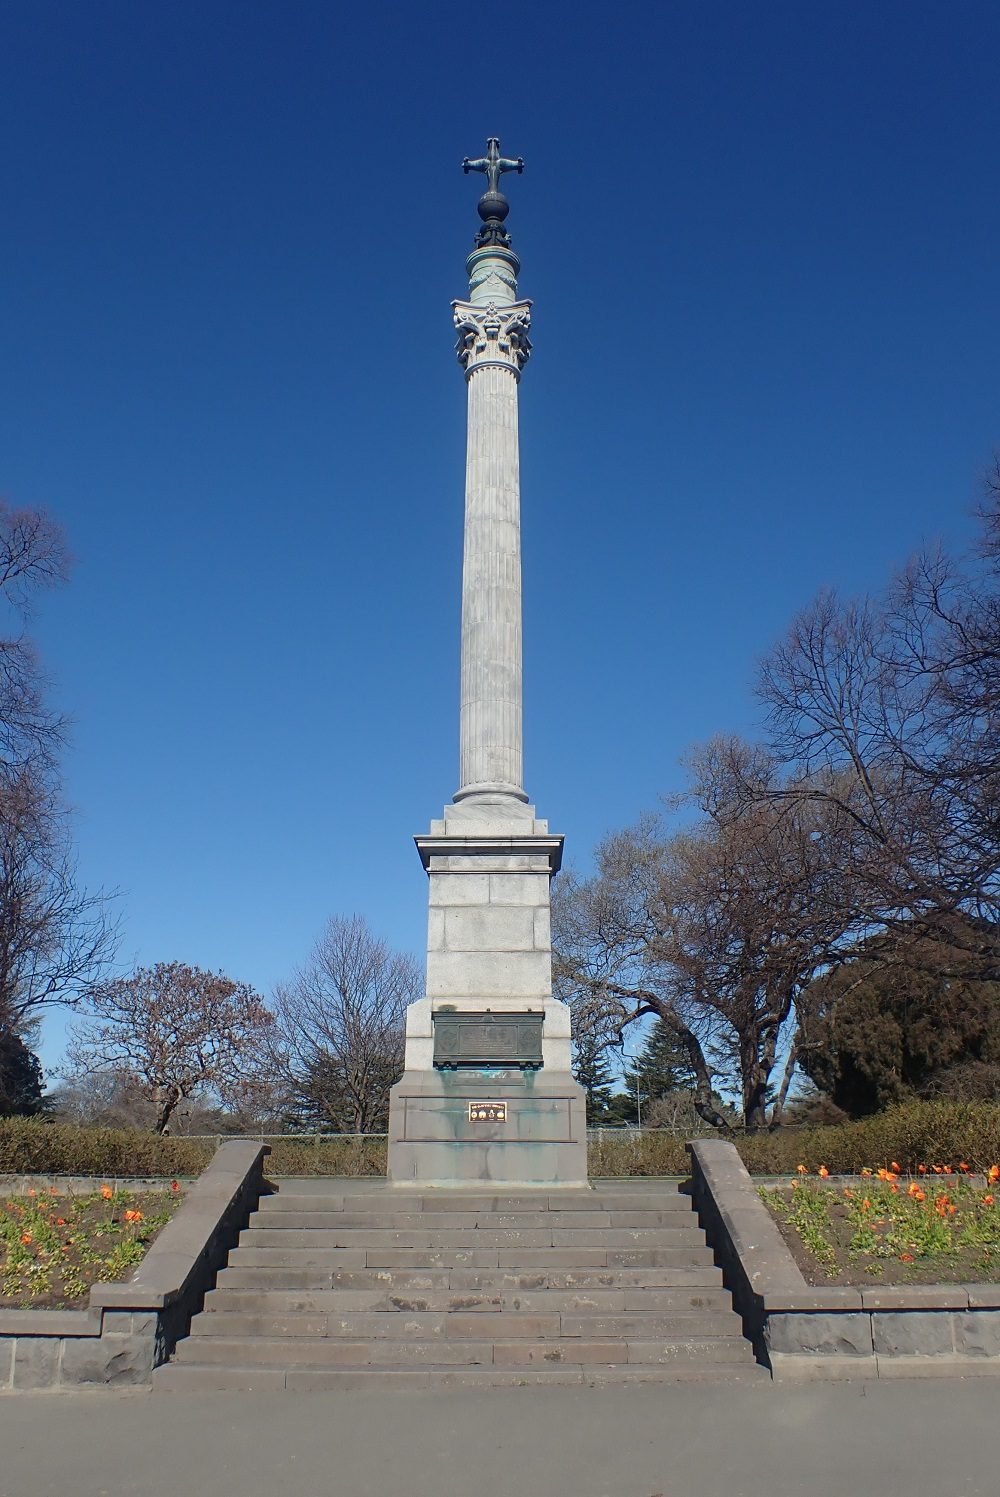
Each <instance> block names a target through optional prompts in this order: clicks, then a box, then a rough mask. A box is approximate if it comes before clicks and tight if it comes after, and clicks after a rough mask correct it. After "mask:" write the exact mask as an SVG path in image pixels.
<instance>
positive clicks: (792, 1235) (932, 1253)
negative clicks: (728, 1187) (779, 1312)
mask: <svg viewBox="0 0 1000 1497" xmlns="http://www.w3.org/2000/svg"><path fill="white" fill-rule="evenodd" d="M966 1168H967V1167H963V1166H959V1167H958V1168H957V1169H953V1168H951V1167H949V1166H931V1167H930V1168H926V1167H924V1168H921V1171H920V1173H919V1174H918V1175H916V1176H914V1177H912V1178H909V1179H907V1178H904V1177H902V1176H901V1175H900V1174H898V1173H896V1172H895V1170H894V1169H891V1168H890V1169H882V1170H879V1171H877V1172H875V1173H871V1172H866V1173H865V1174H864V1175H863V1176H862V1177H860V1178H858V1179H855V1180H852V1181H851V1182H850V1183H836V1184H834V1183H832V1182H831V1183H829V1184H827V1183H826V1181H824V1180H822V1179H815V1178H812V1177H810V1178H803V1179H799V1180H793V1181H792V1182H791V1184H790V1186H776V1187H775V1186H766V1187H762V1188H761V1191H760V1195H761V1198H762V1199H763V1200H764V1202H765V1204H766V1205H767V1206H768V1207H769V1208H770V1210H771V1211H772V1212H773V1214H774V1217H775V1219H776V1221H777V1224H778V1227H779V1229H780V1231H781V1235H782V1236H783V1238H784V1239H785V1242H786V1243H787V1245H788V1247H789V1248H790V1249H791V1252H792V1255H793V1257H794V1258H795V1261H796V1262H797V1263H798V1265H799V1267H800V1268H801V1270H802V1273H803V1274H804V1276H805V1278H806V1279H807V1281H808V1282H809V1283H810V1284H870V1283H872V1282H876V1283H883V1284H956V1283H984V1282H985V1283H990V1282H996V1281H997V1280H1000V1169H998V1168H997V1166H994V1167H993V1169H992V1170H991V1171H990V1172H989V1174H988V1175H987V1176H986V1177H985V1179H979V1180H977V1179H975V1178H973V1177H972V1176H971V1175H969V1174H967V1173H963V1169H966Z"/></svg>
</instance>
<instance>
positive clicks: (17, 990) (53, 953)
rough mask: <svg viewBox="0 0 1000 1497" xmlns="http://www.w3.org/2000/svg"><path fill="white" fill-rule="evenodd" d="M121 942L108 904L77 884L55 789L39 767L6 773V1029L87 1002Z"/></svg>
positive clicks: (1, 976)
mask: <svg viewBox="0 0 1000 1497" xmlns="http://www.w3.org/2000/svg"><path fill="white" fill-rule="evenodd" d="M117 941H118V931H117V924H116V921H115V919H114V917H113V916H112V914H111V912H110V903H109V900H108V898H107V897H106V896H105V895H103V894H89V893H88V892H87V891H86V890H85V889H82V888H81V887H80V886H79V884H78V883H77V879H76V867H75V862H74V858H73V854H72V851H71V848H70V845H69V829H68V826H67V816H66V812H65V811H64V809H63V808H62V806H61V805H60V804H59V800H58V796H57V794H56V792H55V790H54V789H53V787H52V785H51V782H50V781H47V780H46V778H45V777H44V776H43V773H42V771H41V770H40V769H39V767H38V766H37V765H35V766H32V767H22V768H21V769H20V770H17V771H14V770H10V771H8V772H7V773H6V774H0V1026H2V1025H3V1024H4V1023H5V1022H6V1023H7V1024H9V1025H10V1026H11V1027H13V1028H20V1027H21V1026H23V1024H24V1023H25V1022H26V1021H27V1020H28V1019H29V1018H30V1016H31V1015H32V1014H34V1013H36V1012H37V1010H38V1009H39V1008H40V1007H42V1006H44V1005H46V1004H53V1003H61V1004H67V1003H69V1004H72V1003H77V1002H79V1001H80V1000H81V999H82V998H85V997H86V996H87V995H88V994H89V993H90V992H91V991H92V990H93V988H94V986H95V984H97V983H99V982H100V980H101V978H102V975H103V973H104V971H105V970H106V967H107V964H108V962H109V961H110V960H111V959H112V957H113V956H114V952H115V949H116V946H117Z"/></svg>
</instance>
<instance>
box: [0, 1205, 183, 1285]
mask: <svg viewBox="0 0 1000 1497" xmlns="http://www.w3.org/2000/svg"><path fill="white" fill-rule="evenodd" d="M179 1200H180V1196H179V1195H175V1194H174V1193H172V1192H171V1191H160V1192H158V1193H156V1194H153V1193H151V1192H148V1191H147V1192H146V1193H144V1194H142V1195H133V1194H131V1193H130V1192H128V1191H123V1190H117V1191H112V1190H111V1188H110V1187H109V1186H105V1187H104V1189H103V1191H94V1192H93V1193H91V1194H88V1195H85V1196H74V1195H72V1194H71V1193H67V1194H65V1195H61V1194H57V1193H54V1192H49V1193H43V1194H36V1193H35V1192H34V1191H31V1192H30V1193H29V1194H28V1195H27V1196H18V1197H13V1198H11V1199H8V1200H0V1304H3V1303H4V1302H5V1301H6V1302H7V1303H9V1304H13V1305H15V1306H20V1307H24V1308H31V1307H32V1306H40V1305H45V1306H50V1307H51V1306H59V1305H72V1304H73V1303H74V1302H78V1301H79V1300H81V1299H83V1298H84V1296H85V1295H86V1294H87V1292H88V1291H89V1289H90V1286H91V1284H93V1283H95V1282H96V1281H98V1280H101V1281H103V1282H114V1281H116V1280H120V1279H125V1278H127V1277H128V1275H129V1274H130V1272H131V1270H132V1269H133V1268H134V1267H135V1266H136V1264H137V1263H140V1262H141V1261H142V1259H143V1257H144V1256H145V1253H146V1250H147V1248H148V1247H149V1245H150V1243H151V1242H152V1241H153V1239H154V1237H155V1236H156V1235H157V1233H158V1232H159V1231H160V1229H161V1228H162V1227H163V1226H165V1225H166V1223H167V1222H168V1221H169V1220H170V1217H171V1216H172V1215H173V1212H174V1210H175V1209H176V1207H177V1205H178V1203H179Z"/></svg>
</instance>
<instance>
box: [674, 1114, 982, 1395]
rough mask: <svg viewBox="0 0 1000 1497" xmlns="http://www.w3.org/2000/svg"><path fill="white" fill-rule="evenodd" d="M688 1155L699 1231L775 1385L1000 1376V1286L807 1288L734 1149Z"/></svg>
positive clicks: (708, 1143)
mask: <svg viewBox="0 0 1000 1497" xmlns="http://www.w3.org/2000/svg"><path fill="white" fill-rule="evenodd" d="M689 1151H690V1154H691V1169H692V1179H693V1194H694V1201H695V1206H696V1207H697V1210H698V1215H699V1218H700V1220H701V1224H702V1226H703V1227H704V1229H705V1234H706V1236H707V1237H708V1241H709V1243H710V1244H711V1246H712V1248H713V1250H714V1252H715V1255H716V1260H717V1262H718V1263H719V1264H720V1266H721V1268H722V1270H723V1274H724V1276H725V1280H726V1284H727V1286H728V1287H729V1289H730V1290H731V1291H732V1294H733V1300H734V1302H735V1304H736V1308H737V1310H738V1311H739V1312H740V1314H741V1315H742V1317H743V1325H744V1330H745V1331H746V1334H747V1335H748V1336H749V1337H750V1338H751V1340H752V1341H753V1344H754V1350H755V1352H756V1354H757V1356H758V1358H759V1359H760V1360H761V1361H763V1362H765V1363H766V1364H767V1365H768V1366H769V1367H770V1368H771V1371H772V1373H773V1375H774V1376H775V1377H776V1378H778V1377H781V1378H809V1377H820V1378H885V1377H919V1376H927V1375H930V1376H936V1377H937V1376H947V1375H951V1376H961V1377H969V1376H976V1375H983V1374H998V1373H1000V1284H912V1285H907V1286H901V1285H899V1286H882V1287H879V1286H875V1285H873V1286H872V1287H871V1288H869V1287H868V1286H867V1285H862V1286H856V1287H850V1288H841V1287H834V1286H830V1287H826V1286H823V1285H818V1286H813V1285H810V1284H807V1283H806V1281H805V1278H804V1277H803V1275H802V1272H801V1270H800V1269H799V1266H798V1264H797V1263H796V1262H795V1259H794V1258H793V1257H792V1255H791V1253H790V1252H789V1250H788V1248H787V1247H786V1245H785V1243H784V1241H783V1239H782V1236H781V1233H780V1232H779V1230H778V1228H777V1226H776V1225H775V1222H774V1218H773V1217H772V1215H771V1213H770V1211H769V1210H768V1209H767V1207H766V1206H765V1204H764V1202H763V1201H762V1200H761V1199H760V1196H759V1195H758V1193H757V1187H756V1186H755V1184H754V1182H753V1180H752V1179H751V1177H750V1175H749V1174H748V1173H747V1170H746V1167H745V1166H744V1164H743V1161H742V1160H741V1159H740V1157H739V1154H738V1153H737V1152H736V1149H735V1147H734V1146H733V1145H732V1144H729V1143H725V1142H723V1141H722V1140H716V1139H702V1140H698V1141H697V1142H695V1143H692V1144H690V1145H689Z"/></svg>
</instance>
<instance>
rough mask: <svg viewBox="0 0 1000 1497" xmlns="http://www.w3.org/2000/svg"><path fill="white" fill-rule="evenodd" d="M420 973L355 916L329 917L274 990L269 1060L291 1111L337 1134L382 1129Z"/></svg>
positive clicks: (419, 988) (417, 994)
mask: <svg viewBox="0 0 1000 1497" xmlns="http://www.w3.org/2000/svg"><path fill="white" fill-rule="evenodd" d="M422 991H423V977H422V974H421V971H420V969H419V967H418V966H417V964H416V962H415V961H414V960H413V958H412V957H410V956H407V955H404V954H402V953H399V952H394V951H391V950H390V948H389V947H388V946H387V945H386V943H385V942H384V941H381V940H379V938H378V937H377V936H375V935H374V934H373V933H372V931H371V930H370V929H369V927H368V925H367V924H366V922H365V921H364V920H363V919H362V918H361V916H359V915H354V916H351V917H350V918H349V919H343V918H334V919H331V920H330V922H329V924H328V925H327V927H326V929H325V931H324V932H323V934H322V936H321V937H320V939H319V940H318V941H317V943H316V945H315V947H314V948H313V951H312V953H311V955H310V957H309V959H308V961H307V962H306V963H305V965H304V966H303V967H301V968H300V969H299V970H298V971H297V972H296V973H295V975H294V976H293V977H292V979H291V980H290V981H289V982H287V983H283V984H282V985H281V986H280V987H279V988H278V989H277V991H276V993H275V997H274V1009H275V1016H276V1021H277V1022H276V1028H275V1041H276V1043H275V1046H274V1056H275V1065H276V1068H277V1069H278V1071H279V1073H280V1075H281V1077H282V1080H283V1083H284V1087H285V1091H286V1096H287V1098H288V1105H289V1108H290V1110H291V1111H292V1113H293V1115H295V1116H298V1117H300V1118H303V1119H306V1120H308V1121H310V1122H316V1121H323V1122H326V1123H332V1124H333V1125H334V1126H335V1127H337V1128H339V1129H341V1130H343V1131H345V1132H357V1133H368V1132H372V1131H375V1130H376V1129H379V1128H382V1127H384V1126H385V1120H386V1117H387V1112H388V1106H389V1089H390V1087H391V1086H393V1084H394V1083H395V1082H396V1081H398V1080H399V1078H400V1076H401V1075H402V1071H403V1045H404V1023H405V1018H404V1016H405V1012H406V1006H407V1004H408V1003H412V1002H413V1000H414V999H415V998H418V997H420V995H421V993H422Z"/></svg>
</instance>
